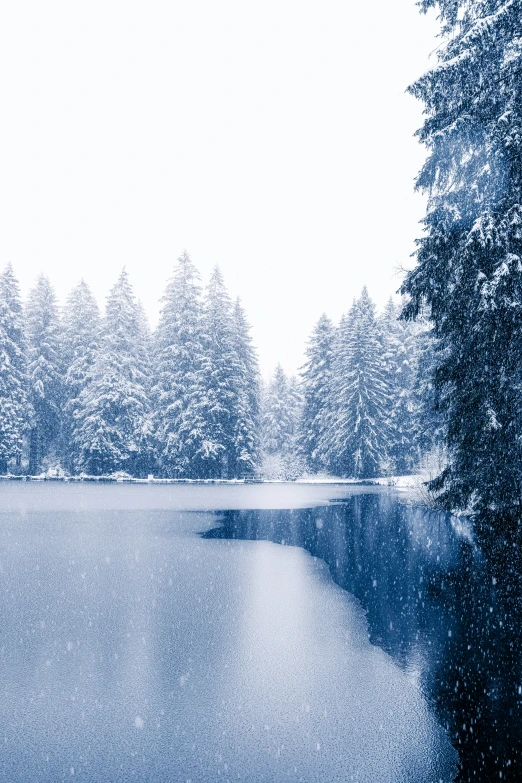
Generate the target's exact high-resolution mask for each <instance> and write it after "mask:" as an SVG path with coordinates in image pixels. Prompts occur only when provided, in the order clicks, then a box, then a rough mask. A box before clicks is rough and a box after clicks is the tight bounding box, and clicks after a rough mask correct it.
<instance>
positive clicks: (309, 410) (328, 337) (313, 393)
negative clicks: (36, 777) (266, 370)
mask: <svg viewBox="0 0 522 783" xmlns="http://www.w3.org/2000/svg"><path fill="white" fill-rule="evenodd" d="M334 340H335V328H334V326H333V324H332V322H331V321H330V319H329V318H328V317H327V316H326V315H324V314H323V315H322V316H321V317H320V319H319V321H318V322H317V325H316V327H315V329H314V331H313V332H312V335H311V337H310V340H309V342H308V346H307V349H306V363H305V365H304V366H303V368H302V369H301V379H302V390H303V413H302V419H301V433H300V437H299V445H300V448H301V449H302V452H303V455H304V457H305V459H306V464H307V466H308V468H309V470H311V471H313V472H317V471H319V470H322V469H323V468H324V467H325V464H324V461H323V459H322V456H321V451H320V444H321V440H322V438H323V435H324V428H325V424H326V414H327V410H328V403H329V395H330V385H331V380H332V359H333V348H334Z"/></svg>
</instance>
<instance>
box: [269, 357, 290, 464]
mask: <svg viewBox="0 0 522 783" xmlns="http://www.w3.org/2000/svg"><path fill="white" fill-rule="evenodd" d="M296 424H297V422H296V421H295V405H294V404H293V403H291V401H290V387H289V382H288V378H287V377H286V375H285V371H284V370H283V368H282V367H281V365H280V364H278V365H277V367H276V369H275V372H274V376H273V378H272V380H271V381H270V383H269V385H268V389H267V390H266V393H265V396H264V400H263V449H264V451H266V452H267V454H282V453H285V452H286V450H287V449H288V447H289V444H290V442H291V440H292V439H293V437H294V435H295V434H296Z"/></svg>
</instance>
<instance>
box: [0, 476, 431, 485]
mask: <svg viewBox="0 0 522 783" xmlns="http://www.w3.org/2000/svg"><path fill="white" fill-rule="evenodd" d="M415 479H418V476H394V477H384V478H372V479H352V478H330V477H321V478H298V479H296V480H295V481H289V480H284V479H189V478H178V479H177V478H156V477H153V476H150V477H149V478H133V477H132V476H48V475H43V474H42V475H40V476H30V475H15V474H7V475H5V476H0V481H36V482H42V481H54V482H62V483H73V484H74V483H103V484H106V483H109V484H239V485H241V484H348V485H350V486H361V487H365V486H370V487H372V486H389V487H395V488H399V489H411V488H413V487H414V486H415Z"/></svg>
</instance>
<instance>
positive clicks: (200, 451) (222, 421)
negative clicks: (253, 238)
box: [182, 267, 241, 478]
mask: <svg viewBox="0 0 522 783" xmlns="http://www.w3.org/2000/svg"><path fill="white" fill-rule="evenodd" d="M202 335H203V352H202V361H201V364H200V367H199V370H198V374H197V384H196V388H195V393H194V395H193V398H192V400H191V401H190V404H189V411H188V412H189V415H190V416H191V417H194V419H195V420H196V421H197V422H198V426H197V438H198V440H199V444H198V448H197V450H196V452H195V455H194V468H195V470H196V473H197V475H198V476H199V477H201V478H221V477H223V476H225V475H227V476H228V471H229V461H230V465H231V466H233V467H234V466H235V465H234V463H235V454H234V423H235V412H236V409H237V395H238V388H237V384H236V379H238V377H239V376H240V374H241V368H240V364H239V357H238V355H237V350H236V335H235V330H234V322H233V317H232V303H231V300H230V297H229V295H228V292H227V290H226V288H225V284H224V282H223V277H222V275H221V272H220V270H219V269H218V268H217V267H216V268H215V269H214V271H213V272H212V275H211V278H210V282H209V285H208V286H207V290H206V296H205V301H204V308H203V318H202ZM182 434H184V428H183V426H182Z"/></svg>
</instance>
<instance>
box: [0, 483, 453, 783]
mask: <svg viewBox="0 0 522 783" xmlns="http://www.w3.org/2000/svg"><path fill="white" fill-rule="evenodd" d="M122 489H123V490H125V489H126V488H122ZM144 489H145V490H146V493H147V494H146V498H147V500H148V501H150V498H151V497H154V495H153V494H152V495H151V493H150V489H151V488H149V487H146V488H144ZM44 490H51V491H52V497H51V503H50V505H51V506H52V507H53V509H55V508H56V505H58V504H59V493H60V488H59V487H52V486H51V487H44V488H41V491H40V495H39V501H40V505H41V509H40V510H36V509H34V508H33V509H32V510H31V509H27V508H26V509H25V510H24V512H23V513H17V512H15V511H12V512H9V513H6V512H4V513H1V514H0V517H1V519H0V521H1V525H0V579H1V588H2V593H3V600H2V602H1V604H0V637H1V642H0V677H1V684H2V699H1V700H0V737H3V745H4V747H3V753H2V756H1V757H0V779H1V780H5V781H9V783H19V781H24V783H25V781H27V780H33V781H42V782H43V781H55V780H62V779H65V778H67V779H75V780H78V779H79V780H83V781H89V783H91V781H94V782H97V781H100V783H101V782H102V781H103V783H111V781H118V782H119V781H127V780H137V781H151V782H152V781H158V783H161V781H169V782H170V781H174V782H175V783H176V782H177V781H180V782H182V783H186V781H187V780H191V781H192V783H196V781H197V782H198V783H200V782H201V783H205V781H209V782H210V781H215V780H217V779H219V780H224V781H226V780H244V781H267V780H274V779H275V780H278V781H279V780H290V781H299V780H303V781H306V782H307V783H309V782H310V781H314V780H317V781H324V780H328V781H336V780H339V781H341V780H342V781H345V780H351V779H353V780H355V781H368V783H370V782H371V783H374V781H377V780H378V781H380V782H381V781H382V782H383V783H386V781H390V783H392V781H393V783H396V782H397V783H401V782H402V781H405V782H406V781H411V782H412V783H422V781H430V783H431V781H432V780H433V779H437V780H438V779H439V778H441V779H443V780H444V781H445V782H446V781H449V780H451V779H452V777H453V773H452V770H453V762H454V754H453V751H452V749H451V747H450V745H449V742H448V740H447V737H446V735H445V733H444V731H443V730H442V729H440V728H439V727H438V726H437V724H436V722H435V719H434V717H433V715H432V713H431V711H430V710H429V708H428V706H427V703H426V701H425V699H424V698H423V696H422V694H421V692H420V691H419V689H418V688H417V687H416V685H415V683H414V682H413V681H412V678H411V676H410V674H411V673H410V674H408V672H404V671H403V670H402V669H401V668H400V667H399V666H397V665H396V663H394V661H393V659H392V657H390V656H389V655H388V654H387V653H386V652H384V651H383V650H382V649H380V648H379V647H378V646H373V645H371V644H369V642H368V636H367V619H366V617H365V615H364V613H363V611H362V609H361V606H360V604H359V602H358V601H357V600H355V599H354V598H353V597H352V596H350V595H349V594H347V593H346V592H344V591H342V590H340V589H339V587H337V586H335V585H334V584H333V583H332V581H331V578H330V575H329V573H328V568H327V566H326V565H325V564H324V563H322V562H321V561H319V560H314V559H313V558H311V557H310V556H309V554H307V553H306V552H305V551H304V549H302V548H295V547H279V546H276V545H275V544H273V543H268V542H254V541H230V540H216V539H215V538H214V540H212V539H211V538H207V539H206V540H204V539H203V538H201V537H199V536H198V535H196V533H197V532H198V531H201V530H210V529H212V528H213V529H215V528H216V525H217V523H218V521H219V519H222V520H223V521H224V525H225V528H227V526H228V525H229V524H230V523H232V522H233V523H234V525H239V527H238V528H237V532H238V533H241V530H240V527H241V524H242V522H241V520H243V522H244V523H245V524H247V525H248V526H249V531H250V533H251V534H252V535H254V534H255V532H256V529H257V527H258V526H259V525H260V524H261V525H264V524H265V523H266V525H267V526H268V527H269V528H270V530H271V533H272V535H273V534H274V531H277V529H278V526H280V525H283V528H284V530H285V538H286V540H290V539H291V538H292V537H293V538H294V539H295V541H294V543H297V539H298V538H299V537H300V536H301V532H300V531H306V530H308V527H309V526H310V525H311V526H312V529H313V530H315V531H316V533H315V534H314V535H316V536H317V535H320V536H321V537H322V538H321V541H323V543H324V544H325V545H326V544H327V543H328V547H330V546H331V547H332V548H333V549H332V551H333V552H337V555H338V556H339V557H341V556H342V553H343V547H342V541H343V540H344V539H343V535H342V531H340V530H338V529H335V530H334V528H335V525H334V528H332V526H331V521H329V516H328V513H330V512H328V513H326V514H325V515H323V509H316V510H315V511H310V510H307V509H303V510H301V511H287V512H277V511H267V512H261V513H260V514H258V515H257V516H256V515H255V514H254V515H252V514H251V513H247V514H246V515H244V516H241V515H239V516H238V515H230V514H228V513H224V514H220V515H215V514H210V513H197V514H195V513H186V512H183V511H182V510H179V511H175V512H173V511H164V510H163V511H149V512H147V511H145V510H143V509H142V510H139V511H135V512H131V511H128V510H126V511H118V510H117V509H115V508H112V510H108V511H102V510H100V509H98V510H96V511H95V512H88V511H78V512H76V513H73V512H71V511H66V512H58V511H56V510H52V511H50V512H49V511H46V510H45V502H44V501H45V492H44ZM68 490H69V488H67V491H68ZM125 497H127V496H125ZM134 497H135V498H136V497H137V495H136V494H134ZM111 498H112V501H111V502H113V501H114V495H112V496H111ZM66 502H67V503H69V502H70V495H69V496H68V499H67V501H66ZM161 502H163V500H162V501H161ZM140 504H142V505H144V504H145V500H144V498H143V497H141V499H140ZM340 509H341V507H339V509H332V512H333V511H335V513H338V512H339V510H340ZM319 512H321V515H322V517H321V519H323V526H322V527H321V526H317V525H316V516H314V514H315V515H317V514H318V513H319ZM264 514H267V515H268V516H266V515H265V516H264ZM285 514H286V516H285ZM219 530H220V531H221V532H220V533H219V535H222V534H223V530H224V529H223V528H219ZM329 530H330V532H332V533H335V535H334V536H333V538H332V539H331V540H330V538H329V533H328V531H329ZM209 535H212V536H215V535H216V533H211V534H209ZM362 550H364V546H362ZM325 552H326V550H325ZM71 770H73V771H74V778H73V777H72V772H71Z"/></svg>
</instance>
